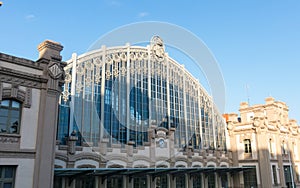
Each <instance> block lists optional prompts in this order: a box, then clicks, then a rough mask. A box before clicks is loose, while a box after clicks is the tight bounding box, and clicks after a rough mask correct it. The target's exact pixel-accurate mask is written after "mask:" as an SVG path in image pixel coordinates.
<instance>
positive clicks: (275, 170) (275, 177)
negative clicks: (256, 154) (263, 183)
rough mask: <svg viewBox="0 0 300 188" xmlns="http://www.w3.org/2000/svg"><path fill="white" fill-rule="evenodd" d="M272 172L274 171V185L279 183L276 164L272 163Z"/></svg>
mask: <svg viewBox="0 0 300 188" xmlns="http://www.w3.org/2000/svg"><path fill="white" fill-rule="evenodd" d="M272 173H273V180H274V185H278V180H277V168H276V165H272Z"/></svg>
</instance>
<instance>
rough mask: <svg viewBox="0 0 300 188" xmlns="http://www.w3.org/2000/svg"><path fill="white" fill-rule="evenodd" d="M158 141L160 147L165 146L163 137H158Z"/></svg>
mask: <svg viewBox="0 0 300 188" xmlns="http://www.w3.org/2000/svg"><path fill="white" fill-rule="evenodd" d="M158 143H159V147H161V148H163V147H165V141H164V139H160V140H159V141H158Z"/></svg>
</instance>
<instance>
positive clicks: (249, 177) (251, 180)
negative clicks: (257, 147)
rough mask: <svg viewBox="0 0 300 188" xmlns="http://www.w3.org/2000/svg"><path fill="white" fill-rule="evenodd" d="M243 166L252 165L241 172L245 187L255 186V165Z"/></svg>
mask: <svg viewBox="0 0 300 188" xmlns="http://www.w3.org/2000/svg"><path fill="white" fill-rule="evenodd" d="M245 167H253V168H252V169H249V170H246V171H244V172H243V176H244V186H245V188H255V187H257V180H256V167H255V166H245Z"/></svg>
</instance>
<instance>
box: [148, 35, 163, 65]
mask: <svg viewBox="0 0 300 188" xmlns="http://www.w3.org/2000/svg"><path fill="white" fill-rule="evenodd" d="M151 51H152V54H153V57H154V58H155V59H156V60H157V61H163V60H164V58H165V46H164V43H163V40H162V39H161V38H160V37H159V36H153V37H152V39H151Z"/></svg>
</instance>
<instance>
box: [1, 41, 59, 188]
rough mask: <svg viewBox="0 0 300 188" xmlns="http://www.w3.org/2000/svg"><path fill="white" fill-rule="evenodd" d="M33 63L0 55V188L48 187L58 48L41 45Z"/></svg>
mask: <svg viewBox="0 0 300 188" xmlns="http://www.w3.org/2000/svg"><path fill="white" fill-rule="evenodd" d="M38 50H39V52H40V57H39V59H38V60H37V61H31V60H27V59H23V58H18V57H14V56H10V55H7V54H3V53H0V187H1V188H13V187H16V188H18V187H25V188H31V187H34V188H39V187H45V188H47V187H48V188H50V187H51V188H52V187H53V177H54V176H53V174H54V172H53V167H54V154H55V139H54V138H55V136H56V124H57V121H56V119H57V117H58V101H59V96H60V93H61V86H62V83H63V82H62V81H63V80H62V75H63V66H64V63H62V62H61V56H60V51H61V50H62V46H61V45H60V44H58V43H55V42H52V41H45V42H43V43H41V44H40V45H39V47H38Z"/></svg>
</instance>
